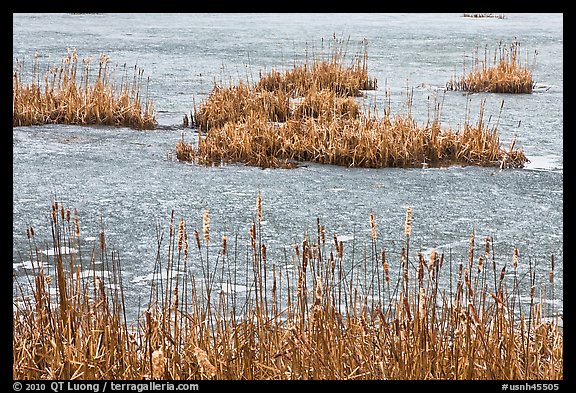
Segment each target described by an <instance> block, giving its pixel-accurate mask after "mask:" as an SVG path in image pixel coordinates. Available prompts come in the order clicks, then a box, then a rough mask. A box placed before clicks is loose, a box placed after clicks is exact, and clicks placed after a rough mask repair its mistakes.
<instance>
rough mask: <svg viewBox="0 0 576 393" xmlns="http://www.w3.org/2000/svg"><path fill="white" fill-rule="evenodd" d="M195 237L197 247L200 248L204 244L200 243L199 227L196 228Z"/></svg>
mask: <svg viewBox="0 0 576 393" xmlns="http://www.w3.org/2000/svg"><path fill="white" fill-rule="evenodd" d="M194 237H195V238H196V247H198V249H199V250H200V249H201V248H202V245H201V244H200V235H199V233H198V228H194Z"/></svg>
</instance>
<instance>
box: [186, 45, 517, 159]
mask: <svg viewBox="0 0 576 393" xmlns="http://www.w3.org/2000/svg"><path fill="white" fill-rule="evenodd" d="M333 50H334V54H331V55H330V56H328V58H329V60H325V59H324V58H316V59H315V60H314V61H313V63H312V64H309V63H308V60H307V61H306V63H305V64H304V65H302V66H296V65H295V66H294V69H292V70H287V71H285V72H284V73H283V74H281V73H280V72H278V71H275V70H273V71H272V72H271V73H269V74H267V75H263V76H261V79H260V80H259V81H258V82H257V83H255V84H254V85H252V86H251V85H249V84H247V83H245V82H242V81H240V82H239V83H238V85H236V86H228V87H221V86H217V85H216V84H214V88H213V90H212V92H211V94H210V96H209V97H208V99H207V100H206V101H205V102H203V103H202V104H201V105H200V108H199V110H196V109H195V110H194V115H193V116H192V118H193V123H194V124H195V125H197V126H198V130H199V133H198V145H197V146H193V145H192V144H189V143H186V142H185V141H184V135H182V139H181V140H180V141H179V142H178V143H177V144H176V155H177V158H178V159H179V160H182V161H195V162H199V163H201V164H205V165H212V164H222V163H237V162H239V163H244V164H247V165H255V166H261V167H294V166H296V165H297V163H298V162H302V161H311V162H317V163H323V164H332V165H342V166H356V167H371V168H381V167H389V166H395V167H420V166H422V165H423V164H425V165H433V166H442V165H453V164H461V165H483V166H501V167H523V165H524V163H525V162H526V161H527V158H526V156H525V155H524V153H523V151H522V150H520V149H513V148H511V149H509V150H506V149H503V148H502V147H501V146H500V143H499V138H498V134H497V130H496V127H494V126H490V125H489V124H486V123H485V122H484V120H483V118H482V117H483V112H484V104H482V106H481V109H480V118H479V120H478V122H477V123H476V124H470V123H468V122H466V124H465V125H464V127H463V129H462V130H452V129H450V128H448V129H446V128H444V129H443V128H442V126H441V124H440V122H439V120H438V119H439V117H440V116H439V113H438V107H437V106H435V109H434V111H435V113H434V116H433V118H432V119H431V118H428V120H427V122H426V123H424V124H418V122H417V121H416V119H414V118H413V117H412V114H411V105H412V96H411V95H410V96H409V98H408V110H407V111H406V113H401V114H397V115H395V116H394V115H392V114H391V108H390V102H389V103H388V108H385V110H384V115H383V116H381V117H380V116H378V111H377V109H376V107H375V104H374V108H373V109H369V110H368V111H367V112H366V111H364V110H362V109H361V108H360V105H359V104H358V102H357V101H356V100H355V98H354V97H355V96H357V95H359V94H360V91H361V90H364V89H375V88H376V81H375V80H371V79H369V77H368V73H367V65H366V64H367V52H366V49H365V47H364V52H363V55H362V56H357V57H356V60H355V61H353V62H352V66H351V67H348V68H346V67H343V66H342V62H343V60H344V56H343V54H342V53H341V49H338V46H337V47H336V49H333Z"/></svg>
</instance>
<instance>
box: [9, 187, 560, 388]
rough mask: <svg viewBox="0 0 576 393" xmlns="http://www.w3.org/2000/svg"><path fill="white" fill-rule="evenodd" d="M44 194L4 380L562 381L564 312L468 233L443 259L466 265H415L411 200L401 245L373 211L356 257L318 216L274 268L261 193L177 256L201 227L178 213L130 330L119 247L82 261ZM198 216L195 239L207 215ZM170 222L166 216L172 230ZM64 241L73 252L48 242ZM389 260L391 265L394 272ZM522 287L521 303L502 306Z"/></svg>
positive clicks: (433, 257) (70, 231)
mask: <svg viewBox="0 0 576 393" xmlns="http://www.w3.org/2000/svg"><path fill="white" fill-rule="evenodd" d="M56 203H57V202H54V203H53V208H52V213H53V214H52V233H53V238H52V241H53V243H54V250H55V254H54V256H53V259H52V258H50V259H48V260H46V259H44V258H45V256H44V254H42V253H41V252H39V251H38V244H37V237H38V236H39V235H38V233H37V231H34V230H33V228H29V229H28V230H27V234H28V236H29V237H28V239H29V244H30V250H29V252H28V254H29V255H28V257H30V260H32V261H33V262H34V263H33V270H32V273H30V274H29V275H27V276H25V277H19V278H18V279H16V277H15V286H16V288H17V289H18V291H19V292H18V294H15V296H14V312H13V326H14V329H13V378H14V379H34V380H38V379H60V380H61V379H115V380H118V379H183V380H199V379H249V380H254V379H298V380H306V379H342V380H343V379H378V380H385V379H408V380H415V379H418V380H426V379H448V380H455V379H468V380H472V379H484V380H486V379H490V380H501V379H506V380H512V379H518V380H523V379H524V380H536V379H538V380H560V379H562V378H563V375H564V374H563V334H562V330H561V327H560V326H559V323H560V319H561V318H562V317H561V316H560V315H558V314H557V313H556V314H554V315H545V308H544V307H543V305H544V304H546V296H545V295H546V294H547V293H549V289H548V286H547V285H551V283H548V284H547V281H548V280H547V279H546V280H545V283H544V284H543V286H537V283H536V282H535V272H534V270H533V269H534V267H533V265H532V264H531V263H530V264H529V266H528V273H529V274H528V276H529V278H528V282H524V281H525V280H526V279H525V278H523V277H518V276H516V274H514V275H513V276H511V275H510V274H507V273H506V270H505V269H506V264H507V262H506V261H502V262H500V261H497V258H496V256H495V255H494V247H493V239H492V238H491V237H487V238H486V239H485V242H483V244H479V245H478V243H480V242H475V241H474V236H475V234H474V232H472V235H471V241H470V250H469V253H468V255H462V256H461V257H460V258H458V257H456V258H457V260H461V261H462V260H465V259H468V263H466V264H462V263H460V264H459V269H458V271H455V272H454V273H455V274H454V277H453V276H452V255H449V256H447V255H445V254H444V253H443V252H440V251H436V250H434V251H433V252H431V253H430V255H429V258H427V257H426V256H425V255H423V253H422V252H421V251H418V247H417V246H415V245H412V244H410V241H411V234H412V233H413V232H415V231H417V230H418V220H417V217H416V218H415V217H413V216H412V209H410V210H408V211H407V214H406V222H405V228H404V229H405V230H404V233H403V234H400V237H401V238H402V237H405V243H404V244H403V247H402V253H401V254H400V253H398V254H397V253H396V252H391V251H390V250H385V244H384V242H383V241H382V239H383V238H384V237H385V236H384V234H383V233H381V232H379V231H378V228H379V227H380V225H378V217H377V216H376V215H375V214H374V213H373V212H372V211H371V212H370V215H369V216H368V214H367V217H366V225H367V226H368V225H370V227H369V228H370V235H369V238H368V239H365V240H364V245H365V246H364V252H363V254H362V253H360V255H362V256H361V257H360V258H359V256H358V255H359V254H358V251H355V250H357V249H362V246H361V244H356V243H362V240H361V239H356V240H355V242H356V243H355V244H352V245H351V246H348V245H347V246H346V247H344V246H343V242H342V241H339V239H338V235H337V234H336V233H333V236H332V238H333V240H334V241H333V242H332V241H330V236H326V233H329V232H328V231H329V229H328V228H325V227H324V225H322V223H321V221H320V219H317V220H316V222H317V233H316V234H310V233H305V234H304V235H303V236H302V237H300V239H301V240H300V241H297V242H296V243H295V244H294V249H293V251H292V253H291V254H290V255H286V256H285V257H284V258H285V260H284V261H283V262H282V260H281V259H279V258H280V257H278V256H274V255H276V254H271V250H270V249H269V248H270V247H269V246H268V245H267V244H265V243H264V241H263V238H264V237H263V236H262V226H261V225H260V220H261V217H262V214H263V213H262V205H263V204H265V195H260V194H259V195H258V197H257V203H256V211H255V213H254V219H253V221H252V222H251V223H249V224H250V225H249V230H248V231H247V233H246V234H244V236H241V238H239V237H238V235H236V236H235V237H234V239H232V238H231V237H228V236H226V237H224V236H223V239H226V243H225V244H226V246H224V245H223V246H222V247H220V245H216V246H214V247H211V246H210V243H209V242H208V240H206V241H204V242H201V241H200V234H199V233H198V230H194V235H195V237H196V238H197V240H196V241H197V247H196V248H194V247H192V248H190V249H189V248H188V235H187V232H188V229H187V228H192V227H195V226H197V225H198V224H193V225H191V224H192V223H187V222H186V220H185V219H183V218H182V219H180V221H179V223H180V224H179V225H178V230H170V232H169V237H168V239H167V244H165V243H164V241H165V239H164V238H163V236H161V234H159V238H158V250H157V258H156V262H155V268H154V278H153V280H152V281H151V283H150V296H149V302H148V304H147V305H145V309H144V310H143V311H142V312H141V313H140V314H139V316H138V317H137V320H136V321H133V322H130V323H129V322H128V321H126V317H125V312H124V305H125V303H126V302H125V299H124V291H123V289H122V288H123V283H122V266H121V264H120V258H119V256H118V255H119V254H118V251H117V250H112V252H111V253H110V250H109V249H108V247H107V243H106V237H105V236H104V233H103V232H102V235H101V237H100V238H101V242H100V244H99V245H98V246H99V247H98V246H95V247H94V250H93V251H92V253H90V255H89V261H88V263H86V261H83V259H82V257H83V253H81V252H80V251H81V249H82V248H81V244H80V242H81V240H80V239H78V238H76V237H75V236H74V233H75V227H74V225H75V224H74V220H72V222H70V221H69V218H68V217H69V215H68V214H63V215H61V214H59V212H60V211H62V210H64V211H67V209H64V207H63V206H62V204H61V203H60V204H59V205H58V206H57V205H56ZM54 213H55V214H54ZM200 220H201V221H200V222H202V225H203V227H204V230H203V233H204V236H205V237H206V236H207V234H208V233H209V232H208V231H209V230H208V228H207V227H208V225H209V222H208V216H207V211H205V212H204V214H203V217H201V218H200ZM176 222H177V221H176V219H175V217H174V212H172V214H171V218H170V228H173V227H174V226H175V223H176ZM210 236H211V237H212V238H213V239H214V238H216V237H217V236H216V234H215V233H214V230H212V233H211V235H210ZM242 239H244V240H242ZM327 240H328V241H327ZM232 243H235V244H232ZM243 244H244V245H243ZM63 245H67V246H69V247H72V248H75V249H77V250H78V252H77V253H66V254H65V253H63V252H61V251H58V250H62V246H63ZM368 245H369V246H368ZM209 248H211V250H210V251H211V252H210V253H209V252H208V249H209ZM476 248H478V250H476ZM409 249H410V250H411V251H410V252H409V251H408V250H409ZM414 250H416V251H414ZM474 251H477V252H474ZM490 252H491V253H492V255H490ZM271 255H272V256H271ZM278 255H280V254H278ZM489 258H491V259H492V261H493V269H488V268H486V267H485V264H484V262H485V261H486V260H488V259H489ZM427 259H429V261H427ZM505 259H508V258H505ZM242 260H244V262H242ZM401 263H403V267H404V269H403V270H404V271H401V270H400V269H396V268H393V267H394V266H397V267H400V265H401ZM522 263H523V259H520V258H519V259H518V264H519V265H521V264H522ZM51 264H53V265H54V266H55V268H54V270H53V271H52V270H47V269H46V268H45V267H46V266H50V265H51ZM192 264H194V265H196V266H198V265H200V266H201V267H202V269H201V270H200V271H198V269H196V270H195V271H192V270H191V269H190V266H191V265H192ZM288 265H293V268H290V269H289V268H288V267H287V266H288ZM464 265H465V266H464ZM471 266H472V268H471ZM389 267H392V269H389ZM500 268H501V270H500ZM84 269H86V270H84ZM86 271H87V272H89V273H88V274H84V273H85V272H86ZM394 271H397V272H398V273H394ZM106 272H108V273H106ZM380 276H382V277H386V279H385V280H384V279H383V280H380V281H379V280H377V279H376V277H380ZM524 277H525V276H524ZM546 278H548V277H546ZM21 279H27V280H28V282H22V281H21ZM550 280H551V281H553V280H554V278H553V276H552V275H550ZM447 282H449V283H450V287H449V290H448V288H447V284H446V283H447ZM453 282H454V283H455V285H454V289H453V287H452V284H453ZM399 288H402V289H401V290H400V291H399V290H398V289H399ZM535 288H541V290H540V292H541V293H538V292H536V291H535ZM524 291H527V292H528V293H529V296H530V299H531V300H530V304H529V305H524V307H515V306H514V304H515V300H514V296H517V295H518V294H521V293H523V292H524ZM29 295H30V296H29ZM168 295H169V296H168ZM28 296H29V297H28ZM546 317H548V318H546Z"/></svg>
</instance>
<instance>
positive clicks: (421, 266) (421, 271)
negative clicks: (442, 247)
mask: <svg viewBox="0 0 576 393" xmlns="http://www.w3.org/2000/svg"><path fill="white" fill-rule="evenodd" d="M425 264H426V262H425V261H424V256H423V255H422V253H421V252H419V253H418V284H420V285H422V281H423V280H424V265H425Z"/></svg>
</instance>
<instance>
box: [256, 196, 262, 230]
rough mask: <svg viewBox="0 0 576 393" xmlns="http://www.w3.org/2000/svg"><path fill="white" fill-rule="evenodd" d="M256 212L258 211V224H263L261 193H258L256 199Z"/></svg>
mask: <svg viewBox="0 0 576 393" xmlns="http://www.w3.org/2000/svg"><path fill="white" fill-rule="evenodd" d="M256 210H257V211H258V224H260V223H261V222H262V196H261V195H260V191H258V197H257V198H256Z"/></svg>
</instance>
